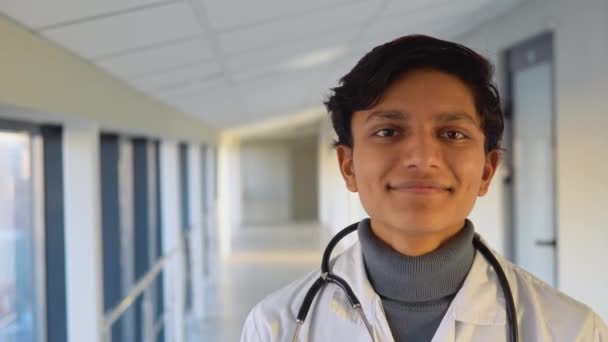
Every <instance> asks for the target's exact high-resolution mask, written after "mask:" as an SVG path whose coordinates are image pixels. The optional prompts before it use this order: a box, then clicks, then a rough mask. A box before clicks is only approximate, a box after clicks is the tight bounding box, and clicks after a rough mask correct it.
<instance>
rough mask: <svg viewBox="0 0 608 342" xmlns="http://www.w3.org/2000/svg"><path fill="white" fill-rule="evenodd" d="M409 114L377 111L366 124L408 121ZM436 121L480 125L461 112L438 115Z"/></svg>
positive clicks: (398, 111)
mask: <svg viewBox="0 0 608 342" xmlns="http://www.w3.org/2000/svg"><path fill="white" fill-rule="evenodd" d="M409 116H410V115H409V113H404V112H402V111H400V110H396V109H392V110H376V111H373V112H372V113H371V114H370V115H369V116H368V117H367V119H366V120H365V121H366V122H369V121H372V120H374V119H392V120H401V121H403V120H407V119H408V117H409ZM434 119H435V121H437V122H441V123H448V122H454V121H466V122H469V123H471V124H473V125H476V126H477V125H478V123H477V122H476V121H475V119H473V118H472V117H471V116H470V115H468V114H466V113H461V112H445V113H440V114H437V115H436V116H435V117H434Z"/></svg>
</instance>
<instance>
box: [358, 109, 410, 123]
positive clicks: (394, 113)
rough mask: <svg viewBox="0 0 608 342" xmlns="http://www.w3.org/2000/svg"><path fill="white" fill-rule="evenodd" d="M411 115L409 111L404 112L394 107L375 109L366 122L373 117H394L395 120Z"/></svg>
mask: <svg viewBox="0 0 608 342" xmlns="http://www.w3.org/2000/svg"><path fill="white" fill-rule="evenodd" d="M408 116H409V114H408V113H403V112H402V111H400V110H396V109H392V110H375V111H373V112H372V113H371V114H370V115H369V116H368V117H367V119H366V120H365V122H369V121H371V120H373V119H394V120H405V119H407V118H408Z"/></svg>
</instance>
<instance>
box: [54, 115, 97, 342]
mask: <svg viewBox="0 0 608 342" xmlns="http://www.w3.org/2000/svg"><path fill="white" fill-rule="evenodd" d="M63 158H64V159H63V182H64V195H65V199H64V200H65V211H64V213H65V260H66V292H67V293H66V295H67V296H66V298H67V321H68V322H67V329H68V332H67V335H68V338H69V341H70V342H80V341H101V333H102V324H103V282H102V261H101V258H102V244H101V241H102V234H101V218H100V212H101V208H100V189H99V187H100V184H99V180H100V176H99V174H100V172H99V129H98V128H97V127H96V126H93V125H87V124H66V125H65V126H64V130H63Z"/></svg>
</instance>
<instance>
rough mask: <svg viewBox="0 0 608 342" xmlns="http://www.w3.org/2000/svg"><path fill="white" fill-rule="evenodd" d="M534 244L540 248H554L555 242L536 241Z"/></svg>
mask: <svg viewBox="0 0 608 342" xmlns="http://www.w3.org/2000/svg"><path fill="white" fill-rule="evenodd" d="M535 244H536V245H537V246H541V247H555V246H556V245H557V241H556V240H555V239H553V240H536V242H535Z"/></svg>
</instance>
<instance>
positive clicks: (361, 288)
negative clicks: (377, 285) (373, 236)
mask: <svg viewBox="0 0 608 342" xmlns="http://www.w3.org/2000/svg"><path fill="white" fill-rule="evenodd" d="M333 272H334V273H335V274H337V275H339V276H341V277H342V278H344V279H345V280H346V281H347V282H348V284H349V285H350V286H351V288H352V289H353V292H354V293H355V295H356V296H357V298H358V299H359V301H360V302H361V308H362V309H363V312H364V313H365V315H366V316H367V318H368V320H369V321H370V324H371V326H372V330H373V334H374V338H375V340H376V341H383V342H393V341H394V339H393V336H392V333H391V330H390V327H389V325H388V321H387V320H386V316H385V315H384V309H383V308H382V301H381V299H380V296H378V294H377V293H376V291H375V290H374V288H373V287H372V285H371V283H370V282H369V279H368V278H367V272H366V271H365V264H364V261H363V254H362V253H361V245H360V244H359V243H358V242H357V243H355V244H354V245H353V246H352V247H351V248H349V249H348V250H346V251H345V252H344V253H343V255H341V256H340V257H339V258H336V263H335V265H334V266H333ZM349 310H352V308H350V306H349ZM355 317H356V320H357V324H358V325H360V326H362V327H363V329H365V326H364V324H363V322H362V321H361V318H360V317H359V316H358V315H356V316H355Z"/></svg>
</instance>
